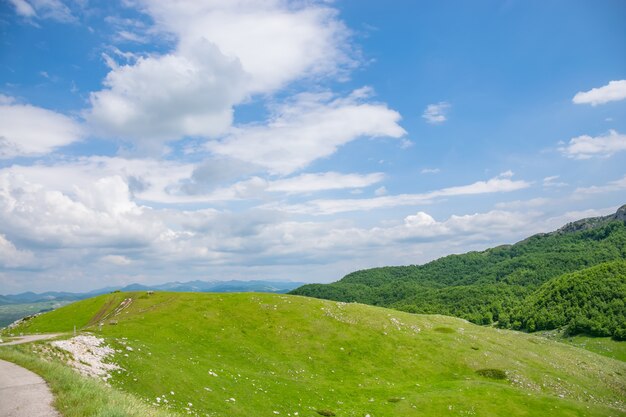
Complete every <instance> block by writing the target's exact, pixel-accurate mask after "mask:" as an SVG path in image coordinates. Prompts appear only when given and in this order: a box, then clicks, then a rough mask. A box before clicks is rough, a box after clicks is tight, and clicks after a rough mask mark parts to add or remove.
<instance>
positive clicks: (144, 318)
mask: <svg viewBox="0 0 626 417" xmlns="http://www.w3.org/2000/svg"><path fill="white" fill-rule="evenodd" d="M100 323H102V326H100ZM74 325H76V326H78V328H79V329H80V328H83V330H89V331H91V332H93V333H94V334H95V335H97V336H101V337H103V338H104V339H105V340H106V342H107V343H108V344H109V345H111V346H113V347H114V348H115V349H116V351H117V352H116V354H115V357H114V359H113V361H114V362H115V363H117V364H119V365H120V366H121V367H122V368H123V371H120V372H119V373H113V377H112V379H111V380H109V382H110V383H111V384H112V385H113V387H116V388H118V389H122V390H124V391H127V392H129V393H132V394H134V395H135V396H136V397H137V398H140V399H142V400H143V401H145V402H146V403H147V404H159V405H155V407H160V408H169V409H171V410H173V411H179V412H183V413H189V414H191V415H197V416H205V415H210V416H214V417H219V416H246V417H248V416H274V415H282V416H296V415H297V416H303V417H315V416H320V415H326V416H332V415H336V416H338V417H341V416H351V417H357V416H358V417H363V416H367V415H370V416H421V417H423V416H442V415H453V416H454V415H457V416H467V415H479V416H483V417H489V416H502V415H507V416H539V415H546V413H549V414H550V415H551V416H609V415H612V416H618V415H626V403H625V402H624V398H626V380H625V378H624V375H626V364H625V363H623V362H620V361H617V360H613V359H610V358H606V357H602V356H599V355H596V354H594V353H591V352H588V351H585V350H582V349H578V348H575V347H572V346H568V345H565V344H561V343H556V342H552V341H549V340H546V339H543V338H539V337H535V336H532V335H528V334H524V333H519V332H511V331H506V330H498V329H493V328H487V327H481V326H476V325H473V324H471V323H468V322H466V321H464V320H461V319H456V318H451V317H443V316H422V315H413V314H408V313H404V312H400V311H394V310H388V309H383V308H378V307H372V306H366V305H361V304H344V303H336V302H331V301H326V300H317V299H311V298H304V297H296V296H289V295H276V294H198V293H195V294H192V293H155V294H152V295H150V294H147V293H114V294H109V295H103V296H99V297H96V298H92V299H88V300H84V301H80V302H77V303H74V304H71V305H68V306H65V307H63V308H60V309H58V310H55V311H53V312H50V313H46V314H44V315H42V316H39V317H36V318H34V319H31V320H29V321H27V322H26V323H25V324H24V325H23V326H21V327H20V328H18V329H15V330H14V331H15V332H24V333H28V332H43V331H45V332H52V331H71V330H72V329H73V326H74ZM3 349H7V348H0V356H2V352H3ZM157 397H159V398H160V399H161V400H155V399H156V398H157ZM165 399H167V400H168V401H167V403H166V402H165ZM186 408H188V409H189V410H186Z"/></svg>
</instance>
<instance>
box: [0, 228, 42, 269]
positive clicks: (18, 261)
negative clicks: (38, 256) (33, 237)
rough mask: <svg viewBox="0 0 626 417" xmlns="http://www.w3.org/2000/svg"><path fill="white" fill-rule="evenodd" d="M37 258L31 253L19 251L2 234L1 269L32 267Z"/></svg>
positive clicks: (0, 249) (0, 243)
mask: <svg viewBox="0 0 626 417" xmlns="http://www.w3.org/2000/svg"><path fill="white" fill-rule="evenodd" d="M34 262H35V257H34V255H33V253H32V252H30V251H23V250H19V249H17V248H16V247H15V245H14V244H13V243H11V242H10V241H9V240H7V238H6V236H5V235H3V234H0V268H19V267H22V266H29V265H30V266H32V265H33V264H34Z"/></svg>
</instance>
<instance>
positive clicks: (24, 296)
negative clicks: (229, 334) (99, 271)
mask: <svg viewBox="0 0 626 417" xmlns="http://www.w3.org/2000/svg"><path fill="white" fill-rule="evenodd" d="M302 285H304V283H303V282H289V281H189V282H167V283H165V284H158V285H143V284H130V285H127V286H125V287H106V288H100V289H97V290H93V291H89V292H83V293H71V292H55V291H49V292H44V293H34V292H30V291H29V292H24V293H21V294H13V295H0V305H10V304H31V303H40V302H44V301H77V300H82V299H85V298H89V297H93V296H94V295H99V294H105V293H108V292H111V291H116V290H120V291H174V292H271V293H286V292H289V291H291V290H293V289H295V288H298V287H300V286H302Z"/></svg>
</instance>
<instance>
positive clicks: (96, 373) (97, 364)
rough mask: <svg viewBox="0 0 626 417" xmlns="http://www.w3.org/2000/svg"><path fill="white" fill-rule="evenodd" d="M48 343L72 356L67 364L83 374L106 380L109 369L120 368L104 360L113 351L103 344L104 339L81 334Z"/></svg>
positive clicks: (108, 376) (109, 375)
mask: <svg viewBox="0 0 626 417" xmlns="http://www.w3.org/2000/svg"><path fill="white" fill-rule="evenodd" d="M50 344H51V345H52V346H54V347H57V348H59V349H62V350H64V351H66V352H69V353H70V354H71V356H72V358H71V359H70V360H69V365H70V366H72V367H73V368H74V369H76V370H77V371H78V372H80V373H81V374H83V375H87V376H91V377H94V378H102V379H103V380H104V381H105V382H106V381H107V380H108V379H109V378H111V374H110V372H111V371H114V370H121V369H122V368H121V367H120V366H118V365H117V364H115V363H111V362H108V361H107V362H105V360H106V358H107V357H108V356H110V355H113V354H114V353H115V349H113V348H111V347H109V346H107V345H106V344H104V339H100V338H97V337H95V336H91V335H81V336H75V337H73V338H71V339H68V340H57V341H54V342H50Z"/></svg>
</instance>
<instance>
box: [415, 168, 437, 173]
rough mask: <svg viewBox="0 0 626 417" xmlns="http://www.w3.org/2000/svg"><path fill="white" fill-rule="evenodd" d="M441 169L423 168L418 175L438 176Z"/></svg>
mask: <svg viewBox="0 0 626 417" xmlns="http://www.w3.org/2000/svg"><path fill="white" fill-rule="evenodd" d="M440 172H441V169H439V168H423V169H422V170H421V171H420V173H422V174H439V173H440Z"/></svg>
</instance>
